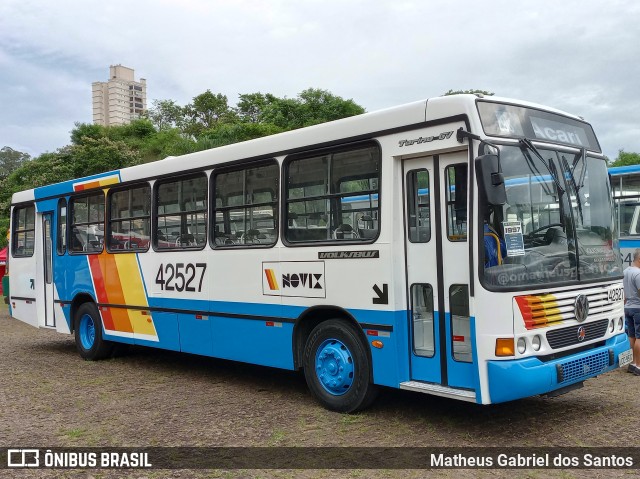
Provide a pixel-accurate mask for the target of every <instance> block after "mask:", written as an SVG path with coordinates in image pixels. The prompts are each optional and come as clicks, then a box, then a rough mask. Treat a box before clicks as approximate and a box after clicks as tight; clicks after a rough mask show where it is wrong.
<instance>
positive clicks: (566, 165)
mask: <svg viewBox="0 0 640 479" xmlns="http://www.w3.org/2000/svg"><path fill="white" fill-rule="evenodd" d="M577 165H578V162H577V161H574V162H573V168H570V167H569V162H568V161H567V159H566V158H565V157H564V155H562V168H563V169H564V170H566V171H567V172H566V174H567V175H568V176H569V180H570V181H571V185H572V186H573V191H575V192H576V203H578V213H580V223H584V216H583V214H582V200H580V188H582V185H580V186H578V184H577V183H576V177H575V176H574V174H573V173H574V172H575V170H576V166H577ZM584 170H585V168H584V165H583V168H582V171H584ZM581 178H584V177H583V176H582V175H581Z"/></svg>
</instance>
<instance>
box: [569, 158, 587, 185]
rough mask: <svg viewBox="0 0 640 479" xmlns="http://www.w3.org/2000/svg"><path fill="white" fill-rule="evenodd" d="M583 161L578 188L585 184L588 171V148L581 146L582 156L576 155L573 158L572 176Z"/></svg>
mask: <svg viewBox="0 0 640 479" xmlns="http://www.w3.org/2000/svg"><path fill="white" fill-rule="evenodd" d="M580 161H582V171H580V179H579V180H578V189H580V188H582V187H583V186H584V177H585V175H586V173H587V149H586V148H580V156H576V157H575V159H574V160H573V168H572V169H571V176H573V173H574V171H576V168H577V167H578V164H579V163H580Z"/></svg>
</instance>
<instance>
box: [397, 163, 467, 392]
mask: <svg viewBox="0 0 640 479" xmlns="http://www.w3.org/2000/svg"><path fill="white" fill-rule="evenodd" d="M467 163H468V156H467V152H466V151H464V152H459V153H450V154H447V155H440V156H433V157H425V158H418V159H410V160H405V161H404V168H403V170H404V181H405V200H406V201H405V225H406V231H405V238H406V240H405V241H406V251H407V284H408V298H409V308H408V309H409V322H410V327H411V335H410V341H411V379H412V381H414V382H415V381H419V382H420V384H419V389H424V390H426V391H431V392H433V393H434V394H440V395H444V396H456V397H458V396H460V398H461V399H467V400H471V401H473V400H474V398H475V394H474V392H473V391H471V390H472V389H474V388H475V383H476V381H475V377H476V376H475V375H474V369H473V359H472V358H473V354H472V347H471V345H472V343H473V342H472V328H471V321H470V317H469V260H468V258H469V252H468V251H469V248H468V242H467V217H466V212H467V194H466V183H467ZM463 185H464V186H463ZM456 193H457V194H458V196H457V198H456ZM424 383H429V384H424Z"/></svg>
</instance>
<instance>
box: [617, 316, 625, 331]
mask: <svg viewBox="0 0 640 479" xmlns="http://www.w3.org/2000/svg"><path fill="white" fill-rule="evenodd" d="M622 328H624V320H623V319H622V318H618V329H619V330H620V331H622Z"/></svg>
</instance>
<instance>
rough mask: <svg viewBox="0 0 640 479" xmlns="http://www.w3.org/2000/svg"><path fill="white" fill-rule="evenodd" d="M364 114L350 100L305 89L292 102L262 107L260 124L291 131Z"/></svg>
mask: <svg viewBox="0 0 640 479" xmlns="http://www.w3.org/2000/svg"><path fill="white" fill-rule="evenodd" d="M364 112H365V109H364V108H362V107H361V106H360V105H358V104H356V103H355V102H354V101H353V100H345V99H343V98H341V97H339V96H336V95H333V94H332V93H329V92H328V91H326V90H320V89H317V88H309V89H307V90H304V91H302V92H301V93H300V94H299V95H298V97H297V98H295V99H290V98H276V97H273V98H272V99H271V100H270V101H269V102H268V103H267V104H266V105H265V109H264V111H263V112H262V121H263V122H265V123H272V124H274V125H276V126H278V127H280V128H283V129H285V130H293V129H296V128H302V127H305V126H311V125H317V124H319V123H324V122H327V121H333V120H338V119H340V118H347V117H350V116H354V115H360V114H362V113H364Z"/></svg>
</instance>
